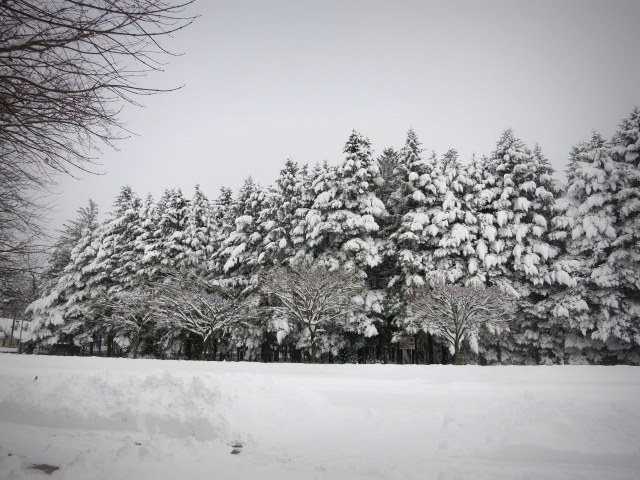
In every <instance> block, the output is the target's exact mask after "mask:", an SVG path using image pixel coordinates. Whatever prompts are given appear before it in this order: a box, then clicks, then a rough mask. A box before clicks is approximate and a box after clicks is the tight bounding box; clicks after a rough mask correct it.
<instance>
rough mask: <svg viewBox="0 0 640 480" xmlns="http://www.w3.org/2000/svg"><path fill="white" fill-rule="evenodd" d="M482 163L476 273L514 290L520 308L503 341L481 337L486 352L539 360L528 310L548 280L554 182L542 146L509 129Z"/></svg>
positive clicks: (490, 357)
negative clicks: (534, 146)
mask: <svg viewBox="0 0 640 480" xmlns="http://www.w3.org/2000/svg"><path fill="white" fill-rule="evenodd" d="M484 168H485V172H487V173H486V175H485V178H484V181H483V183H482V185H481V188H480V189H479V191H478V192H476V205H477V207H476V209H477V219H478V240H477V243H476V255H477V258H478V263H479V272H480V273H481V276H484V280H485V281H486V282H488V283H490V284H494V285H499V286H502V287H503V288H507V289H511V290H512V291H514V292H516V293H517V295H518V296H519V298H520V306H521V308H522V309H523V311H524V312H525V314H523V315H521V316H520V322H516V325H515V326H514V328H513V329H512V332H511V335H509V337H508V340H507V342H506V344H505V343H504V342H500V340H499V339H497V338H496V339H493V341H490V340H489V341H488V343H489V344H493V345H487V339H485V341H484V343H485V347H486V348H487V350H486V351H485V357H486V358H487V360H488V361H495V360H499V361H508V362H513V363H531V362H538V361H539V358H538V357H539V354H538V353H537V352H536V351H535V350H536V344H537V342H538V336H539V333H538V330H537V326H536V321H535V319H534V318H533V317H532V316H531V315H530V314H529V313H530V312H529V311H530V309H531V308H532V305H533V304H534V303H536V302H539V301H540V300H542V298H543V297H542V296H541V294H540V292H539V291H537V289H538V287H541V286H542V285H543V284H544V282H545V281H549V280H550V278H551V277H550V269H551V265H552V259H553V258H554V257H555V256H556V255H557V254H558V253H559V251H558V249H557V248H555V247H554V246H553V244H552V243H550V242H549V238H548V231H549V228H548V225H549V222H550V221H551V218H552V217H553V205H554V203H555V199H556V197H557V196H558V194H559V187H558V185H557V182H556V181H555V179H554V178H553V169H552V168H551V166H550V165H549V163H548V161H547V160H546V159H545V158H544V156H543V155H542V153H541V151H540V150H539V149H537V150H535V151H533V152H532V151H531V150H530V149H529V148H528V147H527V146H526V145H525V144H524V143H523V142H522V141H521V140H519V139H518V138H516V137H515V135H514V134H513V131H511V130H506V131H505V132H504V133H503V135H502V137H501V138H500V140H499V141H498V143H497V145H496V149H495V151H494V152H493V153H492V155H491V157H490V158H489V159H488V162H487V163H486V165H485V167H484ZM527 312H529V313H527Z"/></svg>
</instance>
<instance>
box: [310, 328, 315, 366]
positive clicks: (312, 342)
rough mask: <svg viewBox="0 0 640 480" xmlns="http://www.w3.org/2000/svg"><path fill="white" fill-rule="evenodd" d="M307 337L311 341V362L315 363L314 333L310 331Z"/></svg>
mask: <svg viewBox="0 0 640 480" xmlns="http://www.w3.org/2000/svg"><path fill="white" fill-rule="evenodd" d="M309 338H310V341H311V363H316V360H317V358H316V353H317V352H316V348H317V347H316V333H315V332H313V331H312V332H311V335H310V337H309Z"/></svg>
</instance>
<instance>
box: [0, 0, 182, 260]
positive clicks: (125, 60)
mask: <svg viewBox="0 0 640 480" xmlns="http://www.w3.org/2000/svg"><path fill="white" fill-rule="evenodd" d="M192 2H193V0H183V1H177V2H169V1H164V0H96V1H83V0H4V1H1V2H0V270H8V269H11V268H14V267H13V265H14V263H15V262H13V261H12V260H13V255H14V254H20V253H25V252H30V251H33V250H34V249H37V250H41V248H40V247H41V246H40V245H37V243H42V242H41V241H40V242H38V241H34V239H35V238H36V237H41V236H42V232H41V230H40V223H39V222H38V220H39V219H41V217H42V212H43V211H44V210H45V207H46V205H43V204H42V202H41V201H40V199H41V197H42V195H43V192H48V191H49V189H50V187H51V184H52V182H53V177H52V175H53V174H54V173H55V172H66V173H72V172H73V168H74V167H76V168H80V169H83V170H88V169H89V167H88V165H90V163H91V162H94V163H95V152H96V151H97V150H99V148H100V147H101V146H105V145H109V146H114V145H115V144H114V142H115V141H116V140H118V139H121V138H123V137H124V136H125V135H126V134H127V133H128V131H127V130H126V128H124V124H123V123H122V121H121V120H120V117H119V113H120V111H121V109H122V105H123V104H126V103H130V104H137V102H136V97H139V96H141V95H142V96H144V95H152V94H155V93H159V92H161V91H163V90H161V89H158V88H151V87H149V86H146V85H142V84H141V83H140V81H141V79H142V78H144V77H146V76H147V74H148V73H149V72H152V71H159V70H161V69H162V67H163V59H165V58H167V55H172V54H171V53H170V52H169V51H168V50H167V49H165V48H164V47H163V46H162V44H161V41H162V40H163V38H164V37H167V36H171V34H172V33H174V32H176V31H178V30H180V29H182V28H184V27H186V26H187V25H189V24H190V23H191V22H192V21H193V16H189V15H186V14H185V11H186V10H185V9H186V8H187V7H188V6H189V5H190V4H191V3H192Z"/></svg>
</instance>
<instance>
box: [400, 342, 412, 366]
mask: <svg viewBox="0 0 640 480" xmlns="http://www.w3.org/2000/svg"><path fill="white" fill-rule="evenodd" d="M398 346H399V347H400V350H402V364H403V365H404V364H405V363H412V362H411V358H410V357H409V351H413V350H415V349H416V337H404V338H401V339H400V342H399V343H398ZM411 355H412V356H413V352H412V353H411ZM405 359H406V360H407V361H406V362H405Z"/></svg>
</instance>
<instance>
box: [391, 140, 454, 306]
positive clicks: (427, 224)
mask: <svg viewBox="0 0 640 480" xmlns="http://www.w3.org/2000/svg"><path fill="white" fill-rule="evenodd" d="M396 175H397V177H398V187H397V188H396V190H395V191H394V192H393V193H392V194H391V197H390V199H389V203H390V205H389V209H390V210H391V212H392V214H393V215H394V216H395V217H396V223H397V227H396V228H395V231H394V232H393V233H392V234H391V236H390V239H389V240H390V242H389V249H388V254H389V255H390V256H392V257H393V258H394V263H395V264H396V275H395V276H394V277H393V279H392V280H391V286H392V285H394V284H395V285H397V286H398V287H399V288H400V290H401V292H403V293H405V294H408V293H410V292H411V290H412V289H413V288H414V287H418V286H422V285H424V284H425V278H426V276H427V275H428V274H430V273H431V272H432V270H433V251H434V248H435V246H436V245H437V243H436V242H434V238H435V237H436V236H437V235H438V234H440V233H441V231H440V223H441V220H442V219H441V218H437V219H436V214H437V213H439V212H440V211H441V206H442V201H443V199H444V193H445V182H444V178H443V177H442V175H441V174H440V171H439V169H438V168H437V167H436V162H435V155H433V156H432V157H431V158H430V159H429V160H424V159H423V158H422V148H421V144H420V141H419V140H418V137H417V135H416V133H415V132H414V131H413V130H409V132H408V133H407V140H406V142H405V145H404V147H403V148H402V150H400V154H399V158H398V166H397V168H396Z"/></svg>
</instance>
